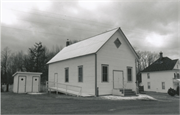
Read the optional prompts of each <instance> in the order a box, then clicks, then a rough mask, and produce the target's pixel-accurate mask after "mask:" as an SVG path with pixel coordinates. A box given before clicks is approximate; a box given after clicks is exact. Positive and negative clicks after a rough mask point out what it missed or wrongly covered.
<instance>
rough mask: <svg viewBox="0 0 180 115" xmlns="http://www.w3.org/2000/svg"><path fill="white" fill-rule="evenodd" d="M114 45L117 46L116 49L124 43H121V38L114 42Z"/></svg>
mask: <svg viewBox="0 0 180 115" xmlns="http://www.w3.org/2000/svg"><path fill="white" fill-rule="evenodd" d="M116 41H118V43H119V44H116V43H117V42H116ZM114 44H115V46H116V48H119V47H120V46H121V44H122V43H121V41H120V40H119V38H116V40H115V41H114Z"/></svg>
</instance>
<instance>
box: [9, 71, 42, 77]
mask: <svg viewBox="0 0 180 115" xmlns="http://www.w3.org/2000/svg"><path fill="white" fill-rule="evenodd" d="M17 74H28V75H29V74H31V75H41V74H42V73H39V72H16V73H14V74H13V75H12V76H13V77H14V76H16V75H17Z"/></svg>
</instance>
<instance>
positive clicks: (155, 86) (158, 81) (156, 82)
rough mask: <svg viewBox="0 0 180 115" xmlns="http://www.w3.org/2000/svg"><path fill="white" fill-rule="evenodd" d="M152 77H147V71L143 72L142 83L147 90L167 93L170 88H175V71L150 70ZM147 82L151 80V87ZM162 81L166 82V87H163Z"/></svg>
mask: <svg viewBox="0 0 180 115" xmlns="http://www.w3.org/2000/svg"><path fill="white" fill-rule="evenodd" d="M149 75H150V79H147V73H142V85H143V86H144V90H145V91H155V92H162V93H167V91H168V89H169V88H170V87H171V88H173V80H172V79H173V77H174V71H160V72H149ZM147 82H150V84H151V88H150V89H148V88H147ZM162 82H165V89H162Z"/></svg>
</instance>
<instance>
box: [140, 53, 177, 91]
mask: <svg viewBox="0 0 180 115" xmlns="http://www.w3.org/2000/svg"><path fill="white" fill-rule="evenodd" d="M179 68H180V63H179V60H178V59H175V60H172V59H170V58H168V57H163V53H162V52H160V57H159V59H157V60H156V61H155V62H154V63H152V64H151V65H150V66H148V67H147V68H145V69H144V70H143V71H142V72H141V76H142V85H143V86H144V91H154V92H161V93H167V92H168V89H169V88H173V89H175V90H176V88H177V87H178V86H179V84H180V83H179V82H180V76H179V74H180V69H179Z"/></svg>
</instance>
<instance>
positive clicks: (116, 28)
mask: <svg viewBox="0 0 180 115" xmlns="http://www.w3.org/2000/svg"><path fill="white" fill-rule="evenodd" d="M118 28H120V27H116V28H114V29H111V30H108V31H104V32H102V33H100V34H96V35H93V36H91V37H88V38H84V39H82V40H80V41H78V42H76V43H79V42H82V41H84V40H87V39H90V38H92V37H95V36H98V35H101V34H105V33H107V32H110V31H113V30H115V29H118ZM76 43H73V44H70V45H69V46H71V45H74V44H76ZM66 47H67V46H66ZM64 48H65V47H64Z"/></svg>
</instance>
